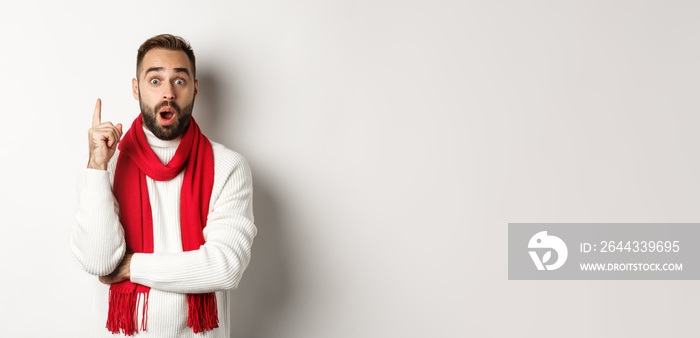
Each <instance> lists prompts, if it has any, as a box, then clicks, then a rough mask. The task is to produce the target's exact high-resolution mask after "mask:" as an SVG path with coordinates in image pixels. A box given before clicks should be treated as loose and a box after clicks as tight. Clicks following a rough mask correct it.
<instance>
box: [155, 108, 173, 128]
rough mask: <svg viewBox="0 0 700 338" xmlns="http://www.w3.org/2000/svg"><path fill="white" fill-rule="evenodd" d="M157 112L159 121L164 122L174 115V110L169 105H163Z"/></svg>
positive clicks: (170, 120)
mask: <svg viewBox="0 0 700 338" xmlns="http://www.w3.org/2000/svg"><path fill="white" fill-rule="evenodd" d="M158 114H159V115H160V120H161V122H163V123H166V124H167V123H169V122H172V120H173V118H174V117H175V111H174V110H173V109H172V108H170V107H164V108H163V109H161V110H160V112H159V113H158Z"/></svg>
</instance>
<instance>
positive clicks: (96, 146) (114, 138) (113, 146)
mask: <svg viewBox="0 0 700 338" xmlns="http://www.w3.org/2000/svg"><path fill="white" fill-rule="evenodd" d="M101 121H102V101H101V100H100V99H97V102H95V112H94V113H93V115H92V128H90V129H89V130H88V138H89V142H90V160H89V161H88V168H91V169H99V170H107V163H109V160H110V159H111V158H112V155H114V151H115V150H117V143H119V140H120V139H121V137H122V124H121V123H117V125H116V126H115V125H113V124H112V122H104V123H102V122H101Z"/></svg>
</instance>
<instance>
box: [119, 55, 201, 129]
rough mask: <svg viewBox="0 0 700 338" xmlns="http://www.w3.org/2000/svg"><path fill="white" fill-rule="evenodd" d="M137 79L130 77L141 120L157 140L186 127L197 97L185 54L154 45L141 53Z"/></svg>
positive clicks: (190, 66) (196, 82)
mask: <svg viewBox="0 0 700 338" xmlns="http://www.w3.org/2000/svg"><path fill="white" fill-rule="evenodd" d="M138 76H139V78H138V79H133V80H132V90H133V94H134V98H135V99H136V100H138V101H139V106H140V107H141V115H142V117H143V124H144V125H145V126H146V128H148V130H150V131H151V132H152V133H153V134H154V135H156V137H158V138H159V139H161V140H173V139H175V138H177V137H178V136H180V135H182V133H184V132H185V130H187V126H188V125H189V122H190V116H192V108H193V107H194V100H195V99H196V98H197V87H198V84H199V83H198V80H196V79H194V78H193V74H192V65H191V64H190V59H189V58H188V57H187V54H185V52H183V51H179V50H177V51H176V50H168V49H162V48H154V49H151V50H149V51H148V52H147V53H146V55H144V57H143V60H142V61H141V70H140V71H139V74H138Z"/></svg>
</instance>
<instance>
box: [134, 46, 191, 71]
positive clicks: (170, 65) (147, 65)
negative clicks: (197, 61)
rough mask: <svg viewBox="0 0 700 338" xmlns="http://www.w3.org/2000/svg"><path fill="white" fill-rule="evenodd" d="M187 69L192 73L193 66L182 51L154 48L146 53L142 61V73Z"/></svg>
mask: <svg viewBox="0 0 700 338" xmlns="http://www.w3.org/2000/svg"><path fill="white" fill-rule="evenodd" d="M183 68H184V69H187V70H188V73H189V74H191V73H192V65H191V64H190V59H189V57H187V54H185V52H183V51H181V50H170V49H164V48H154V49H151V50H149V51H148V52H146V55H144V56H143V61H141V72H144V73H145V72H148V70H152V71H168V70H173V71H178V70H182V69H183Z"/></svg>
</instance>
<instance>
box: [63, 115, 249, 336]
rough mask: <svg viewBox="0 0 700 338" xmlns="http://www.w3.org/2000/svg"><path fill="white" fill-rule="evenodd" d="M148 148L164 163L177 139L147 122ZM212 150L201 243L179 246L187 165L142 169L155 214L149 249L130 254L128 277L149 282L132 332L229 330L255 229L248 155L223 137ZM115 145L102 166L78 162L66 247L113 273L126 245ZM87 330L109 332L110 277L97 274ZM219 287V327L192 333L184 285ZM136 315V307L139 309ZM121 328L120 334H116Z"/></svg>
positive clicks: (86, 264)
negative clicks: (166, 174) (174, 171)
mask: <svg viewBox="0 0 700 338" xmlns="http://www.w3.org/2000/svg"><path fill="white" fill-rule="evenodd" d="M144 132H145V134H146V139H147V140H148V144H149V145H150V146H151V149H153V151H154V152H155V154H156V155H157V156H158V158H159V159H160V160H161V162H162V163H163V164H167V163H168V162H169V161H170V159H171V158H172V157H173V155H175V150H176V149H177V146H178V144H179V143H180V139H176V140H171V141H163V140H160V139H158V138H157V137H156V136H155V135H153V133H151V132H150V131H149V130H148V129H146V128H144ZM211 143H212V148H213V152H214V188H213V189H212V194H211V203H210V206H209V215H208V219H207V226H206V227H205V228H204V239H205V241H206V243H205V244H204V245H202V247H200V249H198V250H194V251H189V252H183V251H182V241H181V237H180V189H181V187H182V180H183V176H184V170H183V171H181V172H180V174H178V175H177V176H176V177H175V178H173V179H171V180H169V181H164V182H159V181H154V180H152V179H151V178H149V177H147V178H146V181H147V185H148V196H149V199H150V203H151V212H152V215H153V237H154V240H153V247H154V253H152V254H144V253H137V254H134V255H133V257H132V260H131V281H132V282H134V283H138V284H142V285H146V286H148V287H150V288H151V291H150V296H149V300H148V322H147V324H148V325H147V327H146V330H145V331H139V332H138V333H137V334H136V337H183V338H185V337H192V338H195V337H196V338H202V337H212V338H213V337H229V330H230V318H229V317H230V314H229V299H230V298H229V291H228V290H231V289H234V288H236V286H238V283H239V281H240V279H241V275H242V274H243V271H244V270H245V268H246V267H247V266H248V263H249V261H250V249H251V246H252V244H253V238H254V237H255V235H256V234H257V229H256V227H255V225H254V224H253V190H252V181H251V173H250V169H249V167H248V164H247V162H246V161H245V159H244V158H243V157H242V156H241V155H240V154H238V153H236V152H234V151H231V150H229V149H226V148H225V147H224V146H222V145H221V144H218V143H215V142H211ZM118 157H119V151H118V150H117V151H116V152H115V154H114V156H113V157H112V159H111V160H110V162H109V165H108V169H107V171H104V170H95V169H87V168H86V169H82V170H81V175H80V176H81V177H80V178H79V182H78V208H77V211H76V217H75V219H76V220H75V224H74V226H73V229H72V231H71V250H72V253H73V257H74V259H75V261H76V262H77V263H78V265H79V266H80V267H81V268H82V269H83V270H85V271H86V272H88V273H90V274H92V275H95V276H104V275H107V274H109V273H111V272H112V271H113V270H114V269H115V268H116V267H117V266H118V265H119V263H120V262H121V259H122V257H124V254H125V252H126V244H125V243H126V242H125V240H124V230H123V228H122V226H121V224H120V223H119V206H118V203H117V202H116V199H115V198H114V195H113V193H112V184H113V182H114V170H115V168H116V164H117V159H118ZM95 284H96V286H95V290H94V292H93V297H92V315H91V320H90V337H114V335H112V334H111V333H110V332H109V331H108V330H107V329H106V328H105V325H106V322H107V310H108V307H109V304H108V294H109V285H104V284H101V283H99V281H98V280H97V278H95ZM205 292H216V299H217V304H218V312H219V328H217V329H214V330H211V331H206V332H203V333H199V334H197V335H195V334H194V332H193V331H192V328H189V327H187V295H186V294H187V293H205ZM138 316H139V318H138V323H139V324H140V323H141V314H140V313H139V314H138ZM119 336H121V334H120V335H119Z"/></svg>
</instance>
